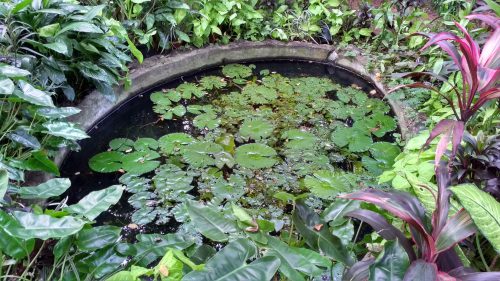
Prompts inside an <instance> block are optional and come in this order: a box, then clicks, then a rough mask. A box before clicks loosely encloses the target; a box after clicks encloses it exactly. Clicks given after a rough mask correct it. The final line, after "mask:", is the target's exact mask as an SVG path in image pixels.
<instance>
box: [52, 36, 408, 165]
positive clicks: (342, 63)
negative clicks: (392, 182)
mask: <svg viewBox="0 0 500 281" xmlns="http://www.w3.org/2000/svg"><path fill="white" fill-rule="evenodd" d="M277 58H284V59H300V60H308V61H315V62H328V63H332V64H333V65H335V66H338V67H341V68H344V69H346V70H349V71H351V72H353V74H354V75H358V76H361V77H362V78H364V79H365V80H367V81H368V82H369V83H370V84H371V85H373V87H374V88H375V89H376V90H377V92H378V93H379V94H381V95H383V96H386V95H387V89H386V88H385V87H384V85H383V84H382V83H381V81H380V80H379V78H378V77H377V76H376V75H375V74H374V73H370V72H368V71H367V70H366V67H365V66H366V64H367V60H366V58H364V57H362V56H358V57H355V58H352V57H347V56H344V55H343V53H342V52H341V51H339V50H335V47H334V46H332V45H318V44H312V43H306V42H289V43H284V42H280V41H275V40H266V41H262V42H247V41H244V42H236V43H232V44H228V45H224V46H218V45H217V46H216V45H213V46H208V47H206V48H203V49H193V50H187V51H186V50H184V51H175V52H172V53H170V54H168V55H157V56H153V57H150V58H147V59H145V60H144V62H143V63H142V64H140V65H133V66H132V70H131V71H130V75H129V76H130V79H131V80H132V86H131V87H130V88H128V89H124V88H123V87H122V86H120V87H117V88H116V90H115V91H116V96H117V98H116V100H114V101H110V100H109V99H107V98H106V97H105V96H104V95H102V94H100V93H99V92H97V91H94V92H92V93H90V94H89V95H87V96H86V97H85V98H84V99H83V100H82V101H81V102H80V103H79V104H78V108H80V109H81V110H82V111H81V112H80V113H79V114H77V115H75V116H72V117H71V118H70V121H72V122H77V123H79V124H80V126H82V128H83V129H85V130H90V129H91V128H92V126H94V125H95V124H96V123H97V122H98V121H99V120H100V119H101V118H103V117H105V116H106V115H107V114H110V113H111V112H112V111H113V110H114V109H115V108H117V107H118V106H119V105H120V104H122V103H123V102H125V101H126V100H127V99H129V98H131V97H133V96H135V95H137V94H140V93H142V92H144V91H145V90H147V89H149V88H151V87H154V86H156V85H158V84H161V83H164V82H166V81H169V80H173V79H176V78H178V77H181V76H182V75H185V74H188V73H194V72H197V71H199V70H203V69H206V68H210V67H214V66H218V65H221V64H227V63H237V62H248V61H256V60H266V59H277ZM387 101H388V103H390V105H391V107H392V109H393V111H394V113H395V114H396V117H397V119H398V122H399V125H400V130H401V134H402V136H403V138H406V137H408V136H409V134H410V133H411V131H412V129H410V127H409V124H410V123H409V122H408V120H406V119H405V116H404V114H403V110H402V107H401V105H400V104H398V103H396V102H394V101H392V100H390V99H387ZM65 154H66V153H65V152H62V153H61V154H60V155H59V157H57V159H56V161H57V162H58V163H61V161H62V159H63V158H64V156H65Z"/></svg>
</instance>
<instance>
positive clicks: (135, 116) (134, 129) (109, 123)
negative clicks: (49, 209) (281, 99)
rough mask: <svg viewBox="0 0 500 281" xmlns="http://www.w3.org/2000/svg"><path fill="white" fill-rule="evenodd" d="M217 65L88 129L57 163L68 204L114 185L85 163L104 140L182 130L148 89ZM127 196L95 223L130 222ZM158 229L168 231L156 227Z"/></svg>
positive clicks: (296, 64)
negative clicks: (161, 112)
mask: <svg viewBox="0 0 500 281" xmlns="http://www.w3.org/2000/svg"><path fill="white" fill-rule="evenodd" d="M251 63H253V64H254V65H255V66H256V69H255V70H254V73H256V74H257V73H259V72H260V70H263V69H268V70H270V71H271V72H273V71H275V72H277V73H280V74H282V75H283V76H287V77H298V76H317V77H329V78H331V79H332V80H333V81H334V82H336V83H339V84H341V85H344V86H349V85H352V84H356V85H358V86H360V87H361V88H362V89H363V90H364V91H366V92H369V91H371V90H373V89H374V87H373V85H371V84H370V83H368V82H367V81H366V80H364V79H362V78H361V77H358V76H357V75H355V74H353V73H351V72H349V71H346V70H344V69H341V68H338V67H334V66H332V65H329V64H323V63H317V62H314V63H313V62H306V61H290V60H276V61H266V62H251ZM220 69H221V68H220V67H216V68H211V69H206V70H200V72H197V73H194V74H192V75H187V76H182V77H178V78H177V79H174V80H171V81H165V82H164V83H163V84H161V85H158V86H156V87H153V88H151V89H150V90H147V91H145V92H144V93H141V94H139V95H137V96H134V97H132V98H130V99H129V100H127V101H125V102H124V103H123V104H122V105H120V106H119V107H117V109H116V110H115V111H114V112H112V113H110V114H109V115H108V116H106V117H104V118H103V119H101V120H100V121H99V122H98V123H97V124H95V125H94V126H93V127H92V128H91V129H90V130H89V131H88V134H89V135H90V137H91V138H90V139H85V140H82V141H80V145H81V150H80V151H79V152H70V153H69V154H68V156H67V157H66V159H65V160H64V162H63V164H62V166H61V176H62V177H68V178H70V179H71V183H72V186H71V189H70V190H69V191H68V193H67V194H66V195H67V196H68V197H69V200H68V203H69V204H73V203H76V202H78V201H79V200H80V199H81V198H83V197H84V196H85V195H87V194H88V193H89V192H91V191H95V190H100V189H103V188H106V187H108V186H110V185H113V184H117V183H118V178H119V177H120V176H121V174H120V173H106V174H103V173H95V172H93V171H92V170H90V168H89V166H88V161H89V159H90V158H91V157H92V156H93V155H95V154H97V153H100V152H102V151H105V150H106V149H107V148H108V143H109V141H110V140H112V139H114V138H130V139H133V140H135V139H136V138H139V137H151V138H155V139H157V138H159V137H161V136H163V135H165V134H168V133H173V132H183V131H184V128H183V124H182V123H181V122H180V121H172V120H169V121H158V114H156V113H154V112H153V110H152V107H153V103H152V102H151V100H150V99H149V95H150V94H151V93H152V92H155V91H158V90H160V89H163V88H175V87H177V85H179V84H180V83H182V82H184V81H188V82H192V81H197V80H198V79H200V78H201V77H203V76H206V75H222V73H221V71H220ZM128 197H129V195H128V194H125V195H124V196H123V197H122V200H121V201H120V203H118V204H116V205H115V206H114V207H112V208H111V210H110V211H109V212H107V213H104V214H102V215H101V216H100V217H99V218H98V223H100V224H107V223H113V224H118V225H127V224H129V223H130V216H131V211H132V210H133V209H132V207H131V206H130V205H129V204H128V203H127V199H128ZM159 230H160V231H162V232H163V231H168V227H167V228H165V229H159Z"/></svg>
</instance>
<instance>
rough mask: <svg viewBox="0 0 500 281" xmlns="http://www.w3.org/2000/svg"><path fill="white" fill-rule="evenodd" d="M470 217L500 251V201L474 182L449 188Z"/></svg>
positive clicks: (499, 251)
mask: <svg viewBox="0 0 500 281" xmlns="http://www.w3.org/2000/svg"><path fill="white" fill-rule="evenodd" d="M450 189H451V191H452V192H453V194H455V196H457V197H458V200H459V201H460V203H462V206H464V208H465V209H466V210H467V212H468V213H469V214H470V216H471V217H472V220H473V221H474V224H475V225H476V226H477V228H478V229H479V230H480V231H481V233H482V234H483V235H484V236H485V237H486V238H487V239H488V241H490V243H491V245H492V246H493V248H495V250H496V251H497V252H498V253H500V203H498V201H497V200H495V198H493V197H492V196H491V195H489V194H488V193H486V192H484V191H482V190H481V189H479V188H477V187H476V186H475V185H474V184H461V185H457V186H454V187H451V188H450Z"/></svg>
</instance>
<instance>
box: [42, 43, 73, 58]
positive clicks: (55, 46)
mask: <svg viewBox="0 0 500 281" xmlns="http://www.w3.org/2000/svg"><path fill="white" fill-rule="evenodd" d="M43 46H44V47H45V48H48V49H51V50H52V51H55V52H57V53H60V54H63V55H66V56H69V49H68V45H66V44H65V43H64V42H63V41H57V42H54V43H47V44H43Z"/></svg>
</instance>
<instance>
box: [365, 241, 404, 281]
mask: <svg viewBox="0 0 500 281" xmlns="http://www.w3.org/2000/svg"><path fill="white" fill-rule="evenodd" d="M409 266H410V259H409V258H408V255H407V254H406V252H405V250H404V249H403V247H401V245H400V244H399V243H398V242H397V241H387V242H386V243H385V244H384V251H383V253H381V254H380V255H379V256H378V258H377V259H376V260H375V263H374V264H373V265H371V266H370V279H369V280H370V281H372V280H373V281H377V280H391V281H399V280H403V278H404V275H405V272H406V270H407V269H408V267H409Z"/></svg>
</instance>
